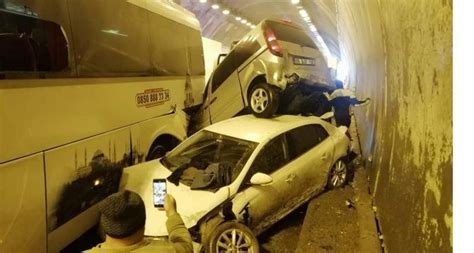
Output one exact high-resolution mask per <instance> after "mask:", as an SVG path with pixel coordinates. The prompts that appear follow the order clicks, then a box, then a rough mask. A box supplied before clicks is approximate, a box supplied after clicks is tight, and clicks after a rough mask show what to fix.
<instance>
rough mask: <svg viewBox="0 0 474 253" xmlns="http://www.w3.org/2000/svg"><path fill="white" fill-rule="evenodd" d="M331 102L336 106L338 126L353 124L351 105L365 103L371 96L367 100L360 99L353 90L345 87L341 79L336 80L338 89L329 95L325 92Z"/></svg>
mask: <svg viewBox="0 0 474 253" xmlns="http://www.w3.org/2000/svg"><path fill="white" fill-rule="evenodd" d="M325 95H326V97H327V99H328V102H329V104H330V105H331V106H332V107H333V108H334V117H335V119H336V125H337V126H346V127H349V126H350V125H351V113H350V107H351V105H354V106H358V105H364V104H367V103H369V102H370V98H367V99H365V100H358V99H357V98H356V97H355V95H354V93H353V92H352V91H351V90H348V89H344V85H343V83H342V82H341V81H339V80H337V81H336V89H335V90H334V91H333V92H332V93H331V95H329V94H328V93H325Z"/></svg>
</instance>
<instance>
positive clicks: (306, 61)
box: [293, 57, 315, 66]
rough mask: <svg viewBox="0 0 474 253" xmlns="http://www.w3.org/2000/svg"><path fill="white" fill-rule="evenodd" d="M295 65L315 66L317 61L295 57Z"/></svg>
mask: <svg viewBox="0 0 474 253" xmlns="http://www.w3.org/2000/svg"><path fill="white" fill-rule="evenodd" d="M293 64H295V65H311V66H314V65H315V61H314V59H311V58H302V57H293Z"/></svg>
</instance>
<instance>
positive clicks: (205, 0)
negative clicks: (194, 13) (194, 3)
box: [199, 0, 207, 3]
mask: <svg viewBox="0 0 474 253" xmlns="http://www.w3.org/2000/svg"><path fill="white" fill-rule="evenodd" d="M199 2H200V3H205V2H207V0H199Z"/></svg>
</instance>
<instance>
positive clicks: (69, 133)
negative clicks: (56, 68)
mask: <svg viewBox="0 0 474 253" xmlns="http://www.w3.org/2000/svg"><path fill="white" fill-rule="evenodd" d="M184 84H185V77H183V78H180V77H174V78H170V77H140V78H103V79H94V78H82V79H69V80H67V79H48V80H25V81H24V83H23V85H22V84H15V82H14V81H12V80H5V81H2V82H0V120H1V122H2V125H3V126H2V128H3V130H2V129H1V128H0V131H3V132H0V141H1V144H2V147H9V148H8V149H3V148H1V147H0V148H1V151H2V152H1V153H0V162H3V161H8V160H11V159H14V158H16V157H19V156H24V155H26V154H32V153H35V152H40V151H42V150H45V149H49V148H52V147H57V146H59V145H63V144H65V143H72V142H75V141H79V140H81V139H85V138H89V137H90V136H94V135H97V134H101V133H106V132H108V131H111V130H113V129H118V128H120V127H124V126H131V125H132V124H136V123H138V122H141V121H144V120H147V119H151V118H153V117H158V116H160V115H163V114H166V113H169V112H171V111H172V110H173V108H177V109H180V108H183V106H184V100H185V93H184ZM4 87H5V88H4ZM25 88H27V89H26V90H25ZM7 131H8V132H7ZM25 143H28V145H25Z"/></svg>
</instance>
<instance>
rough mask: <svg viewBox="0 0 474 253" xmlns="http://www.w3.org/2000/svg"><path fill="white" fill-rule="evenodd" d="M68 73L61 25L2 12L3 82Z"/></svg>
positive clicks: (0, 60)
mask: <svg viewBox="0 0 474 253" xmlns="http://www.w3.org/2000/svg"><path fill="white" fill-rule="evenodd" d="M66 69H68V45H67V40H66V38H65V36H64V33H63V32H62V29H61V27H60V26H59V25H58V24H56V23H53V22H50V21H45V20H41V19H39V18H37V17H34V16H27V15H23V14H19V13H15V12H12V11H9V10H6V9H0V78H2V79H11V78H26V77H41V73H44V72H60V71H63V70H66ZM43 77H44V75H43Z"/></svg>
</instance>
